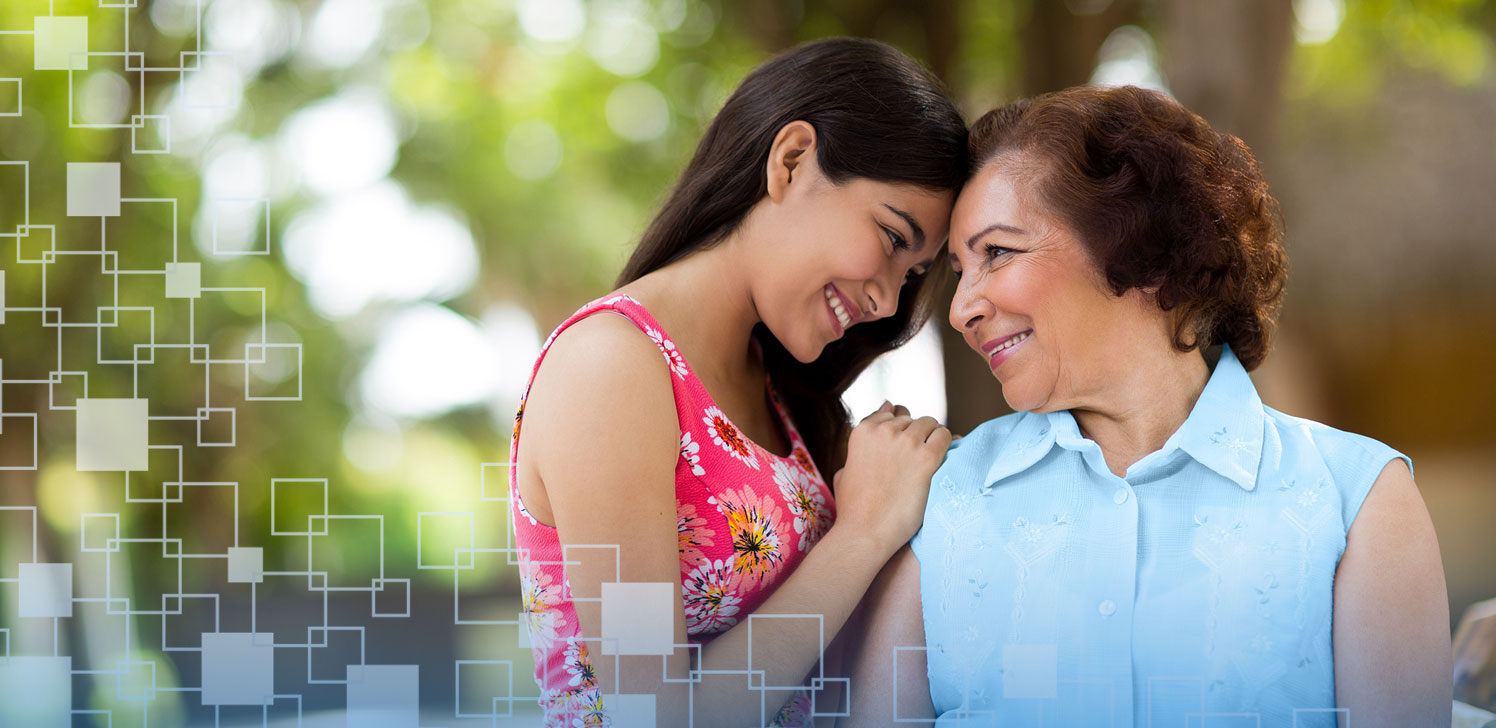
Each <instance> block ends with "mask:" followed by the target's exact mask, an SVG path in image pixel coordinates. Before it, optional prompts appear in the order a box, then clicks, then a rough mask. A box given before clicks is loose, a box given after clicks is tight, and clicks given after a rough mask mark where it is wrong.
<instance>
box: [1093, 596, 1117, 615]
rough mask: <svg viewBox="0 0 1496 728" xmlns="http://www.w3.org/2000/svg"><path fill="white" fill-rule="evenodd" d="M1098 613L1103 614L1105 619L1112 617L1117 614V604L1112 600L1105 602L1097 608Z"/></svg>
mask: <svg viewBox="0 0 1496 728" xmlns="http://www.w3.org/2000/svg"><path fill="white" fill-rule="evenodd" d="M1096 611H1098V612H1101V616H1103V617H1110V616H1112V615H1113V614H1116V613H1117V603H1116V602H1114V601H1112V600H1110V599H1107V600H1104V601H1102V602H1101V604H1100V605H1098V606H1097V607H1096Z"/></svg>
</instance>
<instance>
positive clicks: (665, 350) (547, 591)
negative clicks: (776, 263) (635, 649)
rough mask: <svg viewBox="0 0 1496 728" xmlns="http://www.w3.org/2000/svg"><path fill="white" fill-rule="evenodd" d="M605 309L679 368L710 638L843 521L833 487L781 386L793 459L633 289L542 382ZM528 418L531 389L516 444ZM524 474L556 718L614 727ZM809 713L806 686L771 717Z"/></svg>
mask: <svg viewBox="0 0 1496 728" xmlns="http://www.w3.org/2000/svg"><path fill="white" fill-rule="evenodd" d="M601 311H612V312H615V313H619V314H622V315H624V316H626V317H627V318H628V319H629V320H630V321H632V322H634V324H635V325H637V326H638V327H639V328H640V330H641V331H642V332H643V333H644V335H646V336H648V337H649V339H650V341H653V342H654V344H655V346H656V347H658V348H659V350H660V354H661V356H663V357H664V359H665V364H666V366H667V367H668V368H669V370H670V373H671V375H672V376H671V385H672V388H673V389H674V396H675V406H676V414H677V416H678V420H679V423H680V429H681V436H680V457H679V458H678V459H677V461H676V467H675V498H676V537H677V540H678V545H679V554H680V578H681V601H682V604H683V605H684V608H685V616H686V631H687V633H688V635H689V637H690V640H691V641H692V642H693V643H696V644H701V643H705V642H707V641H709V640H710V639H711V638H712V637H713V636H715V635H717V634H720V633H722V632H725V631H727V630H729V629H731V628H732V627H733V626H734V625H737V624H738V623H739V622H740V621H742V620H744V619H746V618H747V616H748V615H749V614H751V613H752V612H753V611H754V610H755V609H757V608H758V607H759V605H761V604H763V602H764V601H765V600H766V599H768V597H769V595H770V594H772V593H773V591H774V589H775V588H777V587H778V586H779V584H781V583H782V582H783V581H784V579H785V578H786V577H787V576H788V575H789V573H790V572H791V571H793V570H794V569H795V567H796V566H798V565H799V563H800V561H801V559H803V558H804V557H805V554H806V553H807V552H809V551H810V548H811V547H812V546H814V545H815V544H816V542H817V541H819V540H820V538H821V537H822V536H823V535H825V533H826V531H827V530H828V529H830V527H831V524H832V522H833V521H834V520H835V518H836V507H835V503H834V501H833V499H832V496H831V490H830V488H829V487H828V486H827V484H826V481H825V479H824V478H822V477H821V474H820V472H819V471H818V470H817V469H816V467H815V464H814V462H812V461H811V459H810V454H809V452H808V451H807V450H806V448H805V443H804V441H803V440H802V439H801V438H800V434H799V433H798V432H797V431H796V430H795V426H794V423H793V422H792V421H791V419H790V416H789V412H788V410H787V409H786V408H785V406H784V404H783V402H781V401H780V400H779V397H778V395H777V394H776V393H775V392H774V389H773V386H772V385H770V386H769V387H768V392H769V400H770V404H771V405H772V407H773V409H774V411H775V413H776V415H777V416H778V419H779V421H780V423H781V424H782V427H783V431H784V433H785V439H786V441H787V442H789V444H790V448H791V451H790V453H789V454H788V455H787V456H785V457H781V456H779V455H776V454H774V453H771V452H769V451H768V450H765V449H764V448H763V447H761V446H759V445H758V444H757V443H755V442H753V441H752V440H749V439H748V438H747V436H745V435H744V434H743V433H742V431H740V430H738V428H737V426H736V425H734V424H733V423H732V421H731V420H729V419H728V418H727V415H725V414H724V413H723V412H722V410H721V409H720V408H718V407H717V404H716V402H714V401H713V400H712V397H711V395H710V394H708V393H707V391H706V388H705V386H703V385H702V383H701V380H699V379H697V377H696V375H695V373H694V372H693V371H692V369H691V367H690V365H689V364H688V363H687V362H686V360H685V357H683V356H682V355H681V353H680V351H679V350H678V349H677V348H676V346H675V343H674V342H673V341H671V340H670V338H669V336H668V335H667V334H666V333H665V331H664V330H663V329H662V328H661V327H660V325H659V323H658V322H656V321H655V320H654V317H653V316H651V315H650V314H649V312H648V311H647V310H645V308H644V306H643V305H641V304H640V303H639V302H638V301H637V300H635V299H633V298H630V297H628V296H613V297H610V298H605V299H599V300H597V301H593V302H592V303H589V304H587V305H586V306H583V307H582V308H581V309H580V310H578V311H577V312H576V313H575V314H573V315H572V316H571V317H570V318H568V319H567V320H566V321H565V322H563V323H562V324H561V325H560V326H559V327H557V329H556V331H555V332H554V333H552V334H551V336H550V338H548V339H547V340H546V342H545V346H544V347H543V348H542V349H541V352H540V357H539V359H537V360H536V362H535V368H534V369H532V370H531V375H530V376H531V380H532V381H533V379H534V372H535V371H537V370H538V369H539V368H540V364H541V362H542V361H544V359H545V354H546V352H547V351H548V350H549V349H550V345H551V342H552V341H554V340H555V338H556V336H557V335H559V334H560V333H561V332H562V331H564V330H565V329H566V328H567V327H569V326H571V325H572V324H574V323H576V322H577V321H580V320H581V319H583V318H585V317H587V316H590V315H592V314H595V313H598V312H601ZM526 393H527V394H528V388H527V389H526ZM523 417H524V401H523V398H522V399H521V402H520V406H519V411H518V412H517V413H516V414H515V421H514V432H513V436H512V439H511V441H510V453H517V452H518V450H519V436H520V431H521V425H522V421H523ZM517 472H518V471H517V469H515V468H513V467H511V468H510V479H509V494H510V503H511V513H510V515H511V519H512V521H513V524H514V537H515V545H516V548H517V549H518V551H519V562H520V575H521V576H520V582H521V591H522V595H523V606H522V611H523V621H524V622H525V628H526V629H527V630H528V632H529V636H530V644H531V648H532V650H533V652H534V656H535V680H536V682H537V683H538V684H539V686H540V690H541V701H540V702H541V708H542V710H543V711H544V712H545V715H546V723H545V725H546V726H548V727H549V726H573V725H575V726H606V725H610V720H609V718H608V716H607V712H606V710H605V706H604V704H603V699H602V690H601V688H600V686H599V685H598V684H597V677H596V673H595V671H594V669H593V666H592V663H591V661H590V659H589V657H588V654H587V648H586V644H585V643H584V642H582V641H580V637H581V626H580V623H579V622H578V620H577V617H576V610H575V609H574V607H573V605H572V603H571V601H570V595H569V585H568V583H567V580H566V570H565V567H564V564H563V563H562V562H563V559H562V549H561V543H560V540H559V538H558V536H557V533H556V529H555V528H553V527H551V526H548V525H546V524H543V523H540V522H539V521H537V520H536V519H535V518H534V517H532V516H531V515H530V513H529V511H527V510H526V509H525V507H524V504H523V503H522V502H521V501H520V498H519V488H518V481H517V475H516V473H517ZM810 712H811V706H810V699H809V694H808V693H806V692H804V691H801V692H800V693H798V694H797V695H796V697H795V698H794V699H793V700H791V701H790V702H789V703H787V704H786V705H785V706H783V708H782V709H780V710H778V711H777V713H776V714H775V715H773V716H772V722H771V723H770V725H773V726H808V725H810Z"/></svg>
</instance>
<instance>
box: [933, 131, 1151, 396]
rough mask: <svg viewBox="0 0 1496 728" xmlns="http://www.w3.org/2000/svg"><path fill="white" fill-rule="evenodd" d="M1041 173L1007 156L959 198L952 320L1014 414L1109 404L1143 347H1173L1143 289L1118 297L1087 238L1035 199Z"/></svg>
mask: <svg viewBox="0 0 1496 728" xmlns="http://www.w3.org/2000/svg"><path fill="white" fill-rule="evenodd" d="M1036 169H1038V167H1037V166H1035V164H1033V163H1032V162H1031V161H1030V160H1028V159H1026V158H1022V157H1015V156H1011V155H1010V156H1000V157H998V158H997V159H995V160H993V161H991V162H988V163H987V164H986V165H985V166H984V167H983V168H982V169H981V170H980V171H979V172H978V173H977V175H976V176H975V177H973V178H972V180H971V181H970V182H969V183H968V184H967V185H966V187H965V188H964V189H963V190H962V191H961V195H960V197H959V198H958V199H957V200H956V206H955V209H954V211H953V213H952V218H951V242H950V262H951V265H952V267H953V268H954V269H955V270H956V272H957V273H958V275H959V277H960V278H959V281H958V283H957V287H956V296H955V299H954V300H953V301H952V302H951V313H950V322H951V325H952V326H954V327H956V329H957V330H958V331H960V332H961V333H962V335H963V337H964V338H965V339H966V344H967V346H970V347H971V348H972V350H973V351H976V352H977V353H978V355H980V356H981V357H982V358H983V359H984V360H986V361H987V364H988V366H989V367H990V368H991V369H992V372H993V374H994V375H995V376H996V377H997V379H998V381H1000V382H1002V388H1003V398H1004V399H1006V400H1007V402H1008V406H1010V407H1012V408H1013V409H1015V410H1020V411H1024V410H1026V411H1035V412H1053V411H1058V410H1062V409H1072V408H1076V407H1083V406H1086V405H1088V404H1090V403H1091V400H1092V399H1093V398H1095V397H1098V396H1103V395H1104V393H1105V392H1106V391H1107V387H1108V384H1109V383H1111V382H1113V381H1115V380H1116V377H1115V376H1113V374H1114V373H1116V372H1117V371H1118V369H1119V367H1126V366H1128V362H1129V361H1130V360H1131V357H1135V356H1137V355H1139V353H1140V348H1139V347H1140V344H1144V345H1148V346H1155V345H1156V343H1155V342H1156V341H1158V340H1159V338H1160V336H1163V337H1164V340H1167V331H1168V329H1167V320H1166V318H1165V316H1164V315H1163V313H1162V312H1161V311H1159V309H1158V307H1157V306H1156V305H1154V304H1152V303H1151V302H1150V301H1149V300H1148V299H1147V298H1146V297H1145V296H1143V295H1142V294H1141V293H1140V292H1139V291H1136V290H1133V291H1128V292H1127V293H1126V294H1124V295H1122V296H1115V295H1113V294H1112V292H1111V291H1110V289H1109V288H1108V287H1107V286H1106V283H1105V280H1104V279H1103V277H1102V274H1101V272H1100V271H1099V270H1098V269H1097V267H1096V265H1095V264H1094V263H1093V262H1092V260H1091V258H1090V256H1089V254H1088V253H1087V252H1086V250H1085V248H1084V247H1083V246H1082V244H1081V242H1080V240H1078V239H1077V238H1076V237H1075V235H1074V234H1073V233H1071V232H1070V231H1069V229H1068V228H1067V227H1066V226H1065V225H1064V223H1063V222H1062V220H1061V219H1060V218H1059V217H1058V216H1056V215H1054V214H1051V213H1050V212H1049V211H1048V210H1047V209H1045V208H1044V206H1043V205H1042V204H1041V203H1040V201H1039V200H1038V199H1037V194H1036V193H1035V190H1034V189H1033V180H1034V179H1035V177H1036V175H1035V174H1034V173H1033V171H1034V170H1036ZM1145 342H1146V344H1145Z"/></svg>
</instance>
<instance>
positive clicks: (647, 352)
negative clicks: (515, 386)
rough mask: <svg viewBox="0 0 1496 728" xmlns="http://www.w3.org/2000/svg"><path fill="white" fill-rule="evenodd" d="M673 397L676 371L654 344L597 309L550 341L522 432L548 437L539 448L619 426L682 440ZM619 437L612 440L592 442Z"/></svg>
mask: <svg viewBox="0 0 1496 728" xmlns="http://www.w3.org/2000/svg"><path fill="white" fill-rule="evenodd" d="M674 402H675V399H674V396H673V393H672V390H671V385H670V371H669V369H668V368H667V365H666V362H665V359H664V357H663V356H662V355H661V354H660V350H659V348H658V347H656V346H655V344H654V342H653V341H651V340H650V339H649V337H647V336H645V334H644V332H643V331H641V330H640V329H639V328H638V327H637V326H635V325H634V324H633V322H631V321H629V320H628V319H626V318H624V317H623V316H620V315H618V314H612V313H607V312H603V313H598V314H594V315H592V316H588V317H587V318H585V319H582V320H581V321H578V322H576V323H574V324H572V325H571V326H570V327H568V328H567V329H566V330H565V331H563V332H561V334H560V335H558V336H557V337H556V339H555V341H553V342H552V343H551V348H550V349H549V350H548V351H547V352H546V355H545V359H544V360H543V361H542V362H541V365H540V369H539V370H538V371H537V372H536V374H535V379H534V381H533V382H532V383H531V385H530V394H529V397H528V398H527V399H526V403H525V422H524V433H525V435H526V436H527V437H528V436H530V435H535V436H536V437H537V439H540V440H543V441H544V442H543V443H538V444H541V445H542V447H541V448H539V449H540V450H549V449H550V447H549V446H548V445H550V444H553V443H554V442H556V441H557V440H559V439H564V440H566V441H569V442H571V443H573V444H574V443H575V442H576V441H577V440H576V438H577V437H588V436H593V435H595V434H597V432H598V431H603V432H606V431H610V430H614V428H620V427H621V428H627V429H626V430H625V432H629V433H632V438H630V439H635V440H636V442H639V441H641V440H642V441H644V442H652V441H654V440H660V441H664V440H666V439H668V440H670V441H671V442H672V443H673V442H674V440H675V439H676V438H678V437H679V433H678V432H677V431H676V430H677V429H678V423H677V422H676V416H675V404H674ZM557 434H565V435H567V436H566V437H564V438H556V437H553V436H554V435H557ZM583 441H585V440H583ZM616 442H618V438H617V437H608V438H606V440H605V441H603V442H598V441H596V440H594V441H593V444H594V445H595V446H598V447H602V446H606V445H609V444H612V443H616ZM592 452H593V453H595V454H599V455H602V454H603V453H598V452H596V451H595V450H594V451H592Z"/></svg>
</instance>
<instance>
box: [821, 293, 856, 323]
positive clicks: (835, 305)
mask: <svg viewBox="0 0 1496 728" xmlns="http://www.w3.org/2000/svg"><path fill="white" fill-rule="evenodd" d="M825 291H826V302H827V303H829V304H830V305H831V311H832V312H833V313H835V314H836V320H837V322H838V323H840V324H841V327H842V328H843V329H845V328H847V327H848V326H851V325H852V317H851V316H848V315H847V309H846V308H843V307H842V302H841V298H840V297H838V296H837V295H836V294H835V293H832V292H831V288H830V287H827V288H826V289H825Z"/></svg>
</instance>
